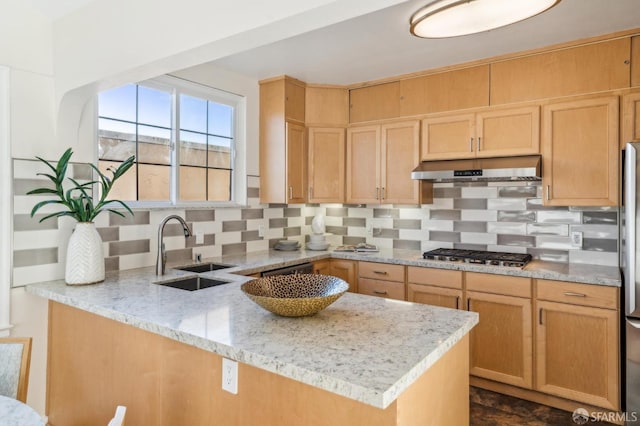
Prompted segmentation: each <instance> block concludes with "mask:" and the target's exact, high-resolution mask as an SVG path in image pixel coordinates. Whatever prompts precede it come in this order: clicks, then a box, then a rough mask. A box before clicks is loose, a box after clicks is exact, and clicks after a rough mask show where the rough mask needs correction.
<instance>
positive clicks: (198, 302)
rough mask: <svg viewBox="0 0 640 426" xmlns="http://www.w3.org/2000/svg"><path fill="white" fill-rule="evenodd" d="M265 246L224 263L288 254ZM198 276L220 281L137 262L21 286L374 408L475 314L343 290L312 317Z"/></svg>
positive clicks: (261, 262) (285, 259) (233, 280)
mask: <svg viewBox="0 0 640 426" xmlns="http://www.w3.org/2000/svg"><path fill="white" fill-rule="evenodd" d="M272 254H273V258H271V255H267V256H265V253H263V254H262V256H260V255H251V254H249V255H246V256H243V260H244V261H245V263H244V264H243V266H239V267H238V268H234V269H236V270H237V269H240V268H245V269H244V271H245V272H246V271H251V270H254V269H256V268H263V269H264V267H265V266H270V267H278V266H282V265H283V264H286V263H289V262H291V261H292V260H293V259H294V258H296V254H294V253H278V252H275V253H272ZM299 255H300V253H298V258H297V260H298V261H299V259H300V258H299ZM265 257H267V258H271V260H267V259H265ZM325 257H326V253H325ZM235 259H236V260H237V261H236V264H239V263H240V262H239V260H240V259H239V258H235ZM305 259H306V258H305ZM224 260H225V262H226V263H231V262H230V259H229V258H225V259H224ZM188 275H196V274H193V273H188V272H183V271H177V270H173V269H168V270H167V275H165V276H163V277H162V280H172V279H176V278H179V277H181V276H188ZM201 275H204V276H208V277H216V278H218V279H226V280H228V281H230V282H229V284H225V285H221V286H217V287H211V288H207V289H203V290H199V291H193V292H190V291H184V290H178V289H174V288H171V287H167V286H162V285H157V284H154V283H153V281H157V280H158V278H159V277H156V275H155V272H154V269H153V268H141V269H133V270H127V271H119V272H113V273H108V274H107V278H106V280H105V281H104V282H103V283H100V284H94V285H88V286H67V285H65V283H64V281H63V280H58V281H50V282H44V283H38V284H31V285H28V286H27V291H28V292H29V293H32V294H35V295H38V296H41V297H45V298H48V299H50V300H53V301H56V302H60V303H63V304H66V305H69V306H73V307H76V308H79V309H82V310H85V311H88V312H91V313H94V314H97V315H100V316H103V317H106V318H110V319H113V320H115V321H119V322H122V323H126V324H129V325H131V326H134V327H138V328H140V329H143V330H147V331H150V332H153V333H156V334H159V335H162V336H165V337H168V338H171V339H174V340H177V341H179V342H182V343H185V344H188V345H192V346H195V347H198V348H201V349H203V350H207V351H211V352H214V353H217V354H219V355H221V356H224V357H227V358H230V359H233V360H237V361H239V362H243V363H246V364H249V365H252V366H255V367H258V368H262V369H264V370H267V371H271V372H273V373H276V374H280V375H283V376H285V377H289V378H291V379H294V380H298V381H300V382H303V383H306V384H309V385H312V386H315V387H318V388H321V389H324V390H327V391H330V392H333V393H335V394H338V395H341V396H345V397H347V398H351V399H354V400H356V401H360V402H363V403H365V404H369V405H372V406H375V407H378V408H383V409H384V408H386V407H387V406H389V404H391V403H392V402H393V401H395V400H396V399H397V398H398V396H400V395H401V394H402V392H403V391H404V390H406V389H407V388H408V387H409V386H410V385H411V384H412V383H413V382H414V381H415V380H416V379H418V378H419V377H420V376H421V375H422V374H423V373H424V372H425V371H427V370H428V369H429V368H430V367H431V366H432V365H433V364H434V363H435V362H436V361H437V360H438V359H440V357H442V355H444V354H445V353H446V352H447V351H448V350H449V349H450V348H451V347H452V346H453V345H455V344H456V343H457V342H458V341H459V340H460V339H462V338H463V337H464V336H465V335H466V334H467V333H468V332H469V331H470V330H471V329H472V328H473V326H474V325H475V324H477V322H478V315H477V314H476V313H474V312H466V311H457V310H453V309H446V308H439V307H435V306H429V305H421V304H414V303H409V302H404V301H397V300H390V299H383V298H377V297H371V296H365V295H360V294H353V293H346V294H344V295H343V296H342V297H341V298H340V299H338V300H337V301H336V302H335V303H333V304H332V305H330V306H329V307H327V308H326V309H324V310H323V311H321V312H320V313H318V314H316V315H315V316H312V317H304V318H284V317H278V316H276V315H274V314H271V313H269V312H267V311H265V310H264V309H262V308H261V307H259V306H258V305H256V304H255V303H253V302H252V301H251V300H249V298H247V297H246V296H245V295H244V294H242V291H241V290H240V284H241V283H243V282H246V281H247V280H249V279H251V278H249V277H244V276H239V275H235V274H229V273H227V272H216V271H214V272H207V273H204V274H201Z"/></svg>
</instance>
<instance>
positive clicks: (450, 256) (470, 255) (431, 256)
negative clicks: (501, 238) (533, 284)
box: [422, 248, 531, 268]
mask: <svg viewBox="0 0 640 426" xmlns="http://www.w3.org/2000/svg"><path fill="white" fill-rule="evenodd" d="M422 257H423V258H425V259H428V260H440V261H443V262H462V263H474V264H479V265H492V266H505V267H511V268H523V267H524V266H525V265H526V264H527V263H528V262H529V261H530V260H531V255H530V254H521V253H505V252H500V251H480V250H462V249H444V248H439V249H435V250H431V251H426V252H424V253H423V254H422Z"/></svg>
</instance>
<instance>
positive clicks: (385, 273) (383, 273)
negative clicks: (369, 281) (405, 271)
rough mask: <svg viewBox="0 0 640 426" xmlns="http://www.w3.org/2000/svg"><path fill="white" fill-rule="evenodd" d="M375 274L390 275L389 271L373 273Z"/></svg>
mask: <svg viewBox="0 0 640 426" xmlns="http://www.w3.org/2000/svg"><path fill="white" fill-rule="evenodd" d="M373 273H374V274H379V275H389V273H388V272H387V271H373Z"/></svg>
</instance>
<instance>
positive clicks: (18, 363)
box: [0, 337, 31, 403]
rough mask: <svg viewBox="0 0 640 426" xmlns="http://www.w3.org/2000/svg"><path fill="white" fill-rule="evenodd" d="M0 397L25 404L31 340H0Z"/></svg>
mask: <svg viewBox="0 0 640 426" xmlns="http://www.w3.org/2000/svg"><path fill="white" fill-rule="evenodd" d="M0 360H2V362H0V395H2V396H8V397H9V398H14V399H17V400H19V401H22V402H24V403H26V402H27V389H28V385H29V364H30V361H31V338H14V337H6V338H0Z"/></svg>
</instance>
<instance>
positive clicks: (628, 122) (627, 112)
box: [620, 92, 640, 149]
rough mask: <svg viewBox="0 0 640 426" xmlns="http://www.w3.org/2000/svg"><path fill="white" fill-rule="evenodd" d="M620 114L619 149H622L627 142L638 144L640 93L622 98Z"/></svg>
mask: <svg viewBox="0 0 640 426" xmlns="http://www.w3.org/2000/svg"><path fill="white" fill-rule="evenodd" d="M622 114H623V117H622V138H620V144H621V147H620V148H621V149H624V145H625V144H626V143H627V142H640V92H636V93H630V94H627V95H625V96H624V97H623V98H622Z"/></svg>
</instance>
